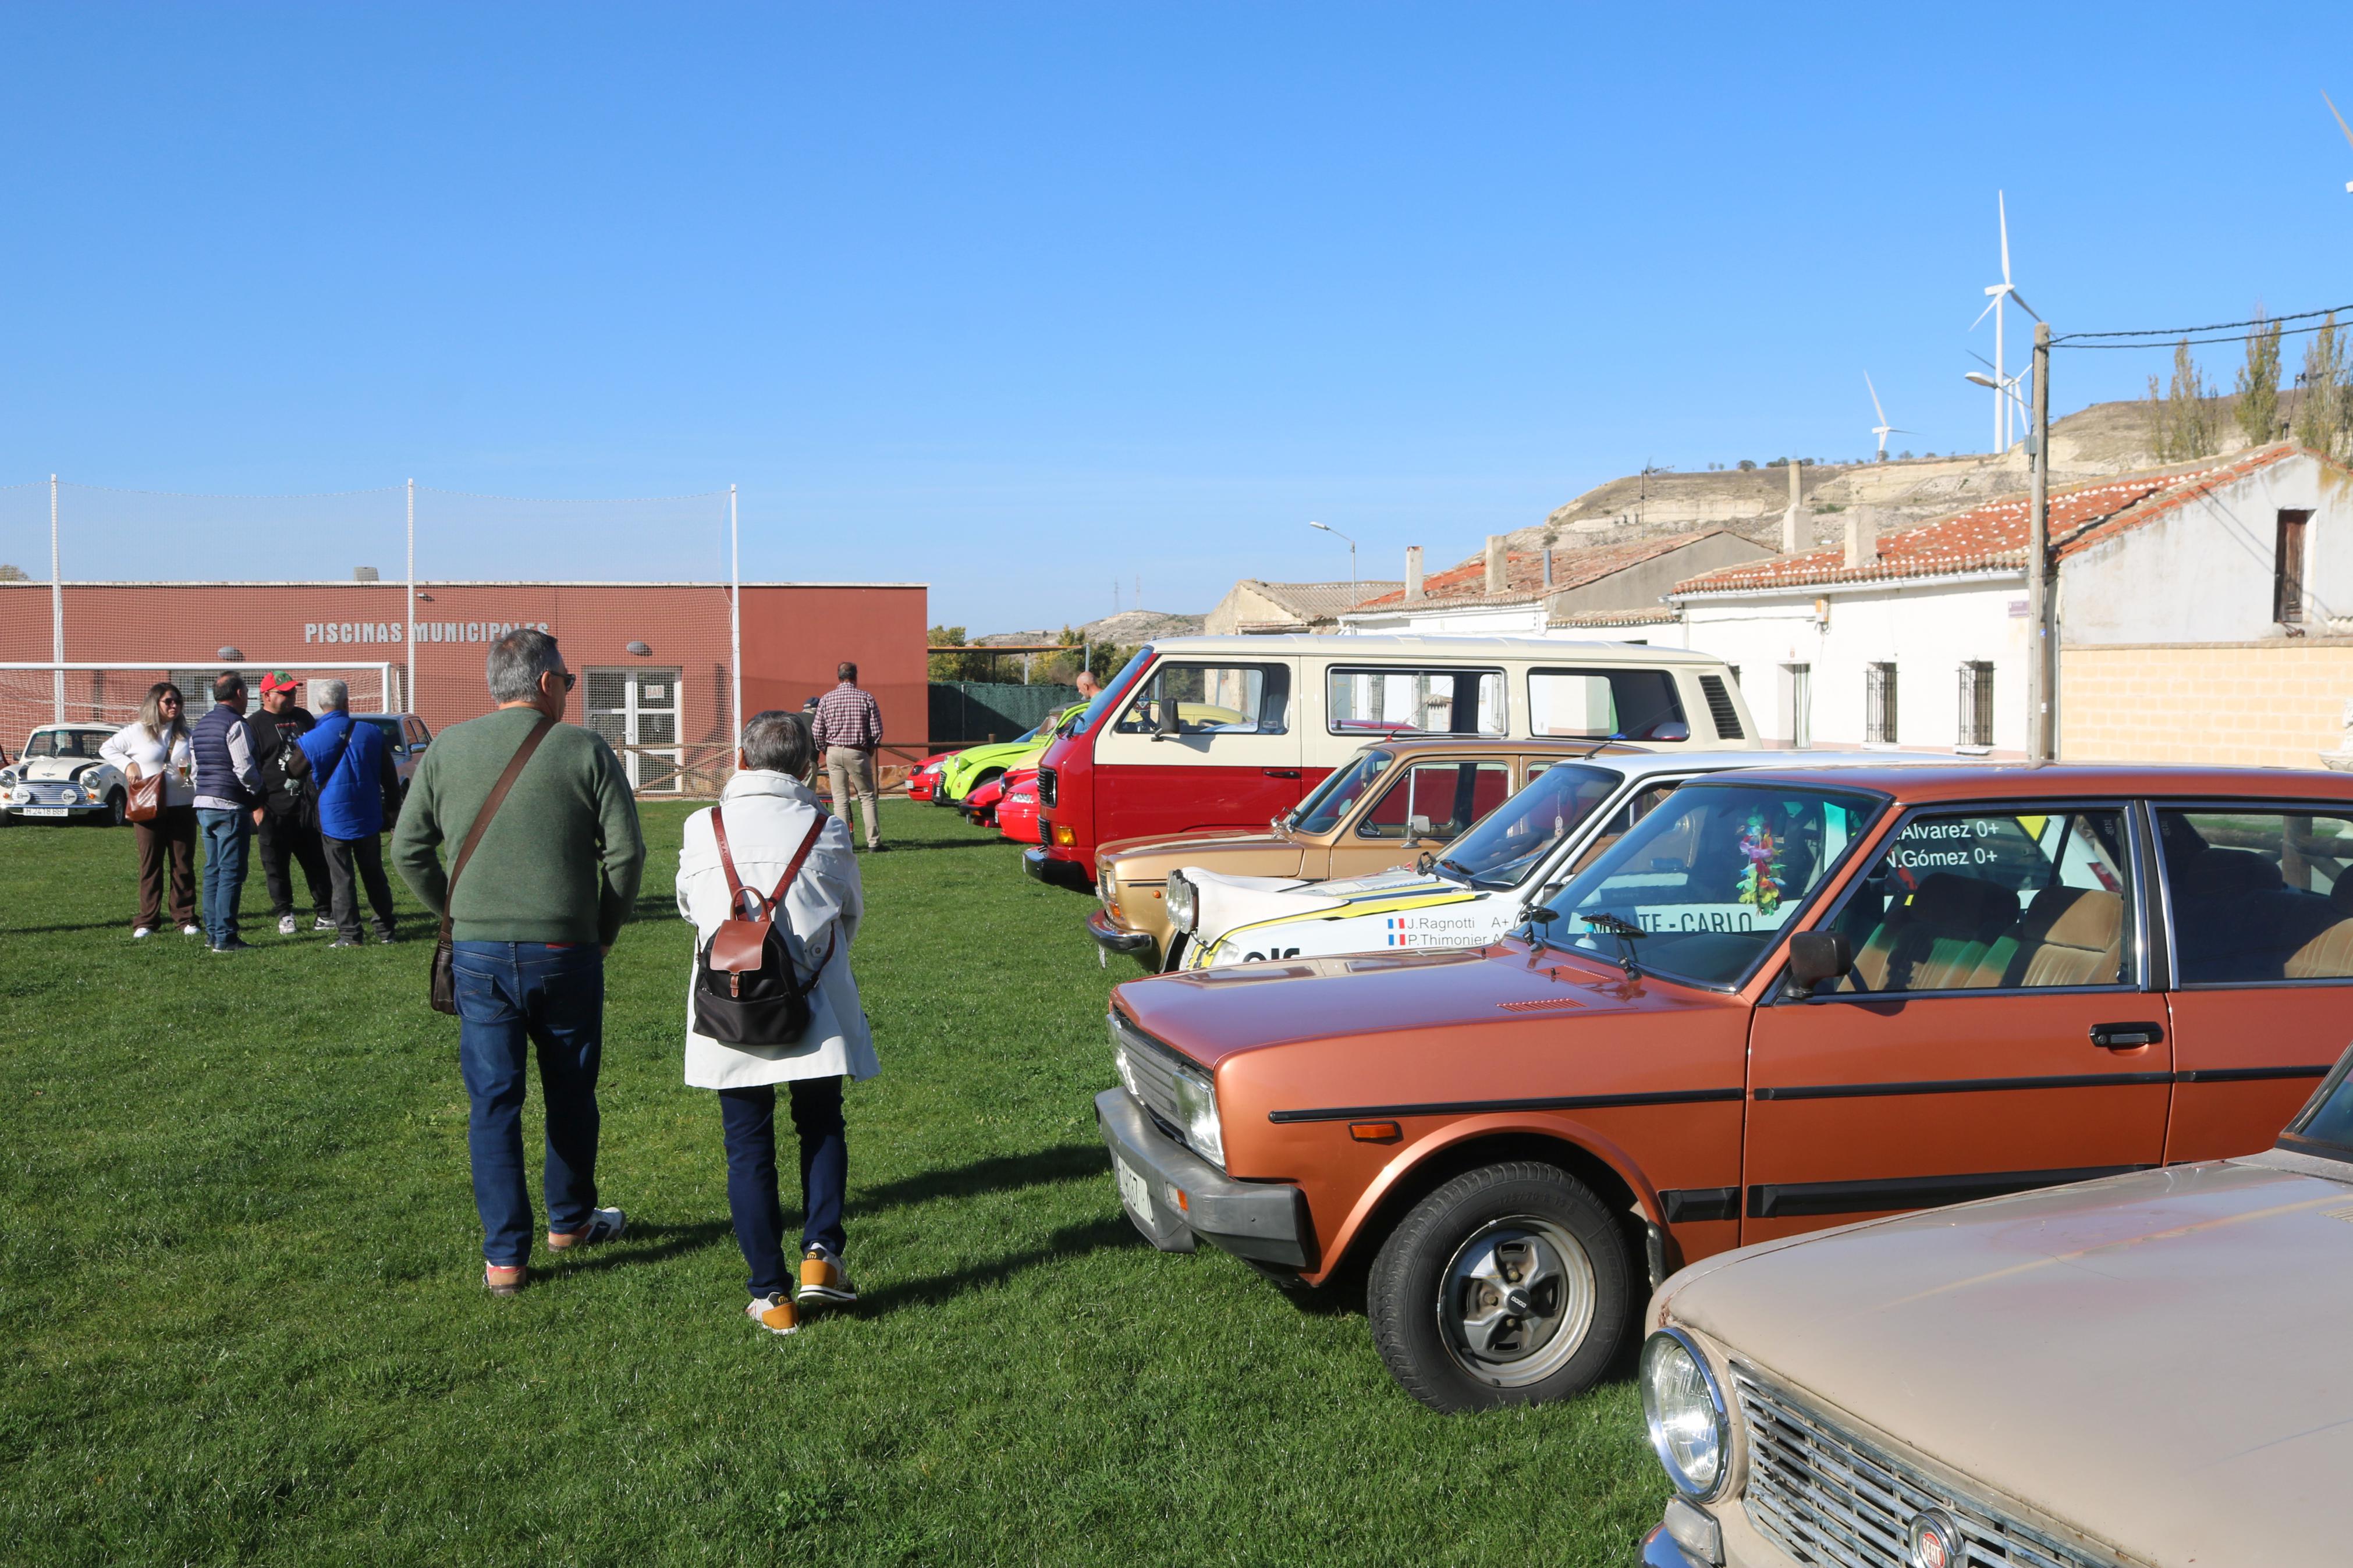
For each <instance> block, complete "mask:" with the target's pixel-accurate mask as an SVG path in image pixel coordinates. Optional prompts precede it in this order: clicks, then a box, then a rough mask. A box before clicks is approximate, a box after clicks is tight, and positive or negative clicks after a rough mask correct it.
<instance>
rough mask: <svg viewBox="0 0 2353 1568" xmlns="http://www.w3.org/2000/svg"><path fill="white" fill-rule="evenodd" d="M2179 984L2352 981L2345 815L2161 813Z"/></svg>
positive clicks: (2349, 825)
mask: <svg viewBox="0 0 2353 1568" xmlns="http://www.w3.org/2000/svg"><path fill="white" fill-rule="evenodd" d="M2157 839H2158V850H2159V852H2160V853H2162V854H2163V856H2164V858H2165V891H2166V897H2167V900H2168V902H2169V903H2170V904H2171V906H2172V910H2173V951H2174V956H2175V961H2176V962H2177V963H2179V966H2180V974H2179V979H2180V982H2181V984H2185V985H2245V984H2259V983H2261V982H2263V981H2267V980H2272V981H2277V980H2345V979H2353V875H2348V869H2353V812H2347V811H2344V810H2341V809H2339V810H2337V811H2333V812H2312V813H2289V812H2282V811H2242V810H2236V809H2231V810H2221V811H2160V812H2158V814H2157Z"/></svg>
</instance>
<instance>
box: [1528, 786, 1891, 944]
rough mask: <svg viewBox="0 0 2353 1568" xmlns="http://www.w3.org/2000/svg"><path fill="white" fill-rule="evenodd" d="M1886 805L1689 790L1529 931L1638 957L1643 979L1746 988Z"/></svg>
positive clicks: (1812, 795)
mask: <svg viewBox="0 0 2353 1568" xmlns="http://www.w3.org/2000/svg"><path fill="white" fill-rule="evenodd" d="M1546 776H1549V774H1547V775H1546ZM1885 804H1886V803H1885V802H1884V801H1883V800H1880V799H1877V798H1874V797H1872V796H1869V795H1846V794H1834V793H1832V792H1831V791H1829V790H1823V789H1816V788H1812V787H1810V786H1808V785H1803V784H1782V785H1764V784H1686V785H1684V786H1683V788H1681V789H1679V790H1677V791H1675V793H1674V794H1672V795H1669V796H1668V797H1667V798H1666V799H1665V800H1663V801H1662V802H1661V803H1660V804H1659V805H1658V806H1657V807H1656V808H1655V809H1654V810H1652V811H1651V814H1650V815H1649V816H1645V817H1644V818H1642V820H1641V821H1640V822H1638V823H1636V824H1635V825H1634V826H1632V827H1631V828H1630V829H1628V830H1627V833H1626V837H1623V838H1620V840H1618V842H1617V843H1616V844H1614V845H1612V846H1610V847H1609V848H1608V849H1606V850H1604V851H1603V852H1602V854H1601V856H1600V858H1599V859H1597V860H1595V861H1594V862H1593V864H1592V865H1590V866H1588V867H1587V868H1585V869H1584V870H1582V871H1580V872H1578V873H1577V875H1576V876H1575V877H1573V878H1571V879H1569V882H1568V885H1567V887H1565V888H1563V889H1561V890H1560V891H1559V892H1558V893H1556V894H1555V895H1553V897H1552V898H1551V899H1550V900H1547V903H1548V906H1549V907H1548V909H1547V910H1546V913H1545V915H1540V916H1535V917H1533V918H1532V919H1531V922H1530V930H1531V931H1532V932H1533V933H1534V934H1535V937H1536V938H1537V940H1539V941H1541V942H1545V943H1546V944H1548V945H1550V946H1553V947H1558V948H1563V949H1566V950H1567V951H1568V952H1581V953H1585V954H1587V955H1588V956H1590V957H1594V958H1599V959H1601V960H1603V961H1604V962H1606V963H1619V962H1620V961H1621V960H1624V959H1627V958H1631V960H1632V961H1633V963H1635V964H1636V965H1637V966H1638V967H1639V968H1640V970H1641V973H1645V974H1661V975H1664V976H1666V977H1667V978H1669V979H1671V980H1683V981H1687V982H1689V983H1690V984H1694V985H1708V986H1715V987H1728V986H1733V985H1737V984H1740V982H1741V981H1742V980H1743V979H1745V978H1746V976H1747V975H1748V973H1749V972H1750V971H1751V970H1753V969H1754V968H1755V967H1756V966H1757V963H1759V962H1760V961H1761V960H1762V959H1763V958H1764V956H1765V954H1766V952H1767V951H1768V950H1769V949H1770V948H1771V947H1772V945H1773V943H1774V942H1775V941H1776V939H1777V938H1778V933H1779V931H1780V930H1781V928H1782V927H1783V926H1785V925H1787V924H1788V923H1789V921H1792V920H1794V919H1796V918H1797V916H1798V914H1799V911H1800V910H1803V909H1804V908H1805V907H1806V903H1807V901H1808V900H1810V899H1811V898H1812V897H1813V895H1814V894H1815V892H1816V891H1817V890H1819V889H1820V888H1821V886H1822V885H1823V883H1825V882H1826V881H1828V880H1829V879H1830V877H1831V873H1832V872H1833V871H1835V870H1836V869H1837V868H1838V866H1839V863H1840V862H1841V861H1842V860H1844V859H1845V858H1846V857H1847V855H1848V854H1849V852H1851V851H1852V849H1853V847H1854V846H1855V844H1856V843H1857V842H1858V841H1859V840H1860V839H1861V838H1862V837H1863V834H1864V832H1865V831H1866V830H1867V829H1868V828H1869V827H1870V826H1871V822H1872V819H1873V817H1874V816H1877V815H1878V813H1879V811H1880V809H1881V808H1882V807H1883V805H1885ZM1547 917H1548V918H1547Z"/></svg>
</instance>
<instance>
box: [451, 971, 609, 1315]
mask: <svg viewBox="0 0 2353 1568" xmlns="http://www.w3.org/2000/svg"><path fill="white" fill-rule="evenodd" d="M452 968H453V969H454V970H455V973H456V978H457V982H458V1061H459V1066H460V1067H461V1068H463V1069H464V1072H465V1076H466V1094H467V1098H468V1099H469V1100H471V1101H472V1104H473V1110H472V1113H471V1115H470V1116H469V1118H468V1119H467V1122H466V1144H467V1147H468V1149H469V1150H470V1152H471V1153H472V1155H473V1165H474V1207H475V1209H476V1211H477V1212H479V1213H480V1215H481V1216H482V1258H483V1259H484V1260H485V1261H486V1262H489V1263H491V1264H494V1265H496V1266H497V1267H499V1268H520V1267H522V1265H523V1264H524V1263H526V1262H528V1261H529V1260H530V1258H531V1189H530V1187H529V1186H528V1185H526V1184H525V1183H524V1180H523V1173H522V1097H523V1090H524V1088H525V1086H526V1081H527V1079H528V1078H529V1076H530V1062H529V1055H530V1047H538V1054H539V1093H540V1099H541V1100H542V1102H543V1109H544V1110H545V1113H546V1114H545V1121H546V1123H547V1158H546V1164H545V1167H544V1170H543V1182H544V1184H545V1185H546V1188H547V1228H548V1229H550V1230H553V1231H575V1230H578V1229H579V1228H580V1227H581V1226H584V1225H586V1224H587V1223H588V1214H589V1211H590V1210H592V1209H594V1208H595V1207H596V1068H597V1067H598V1065H599V1064H600V1063H601V1062H602V1060H603V1058H604V1048H605V957H604V954H603V953H601V952H597V950H596V943H594V942H582V943H580V944H578V945H577V946H566V947H555V946H550V945H549V944H547V943H545V942H459V943H458V944H457V951H456V952H455V954H454V959H453V963H452Z"/></svg>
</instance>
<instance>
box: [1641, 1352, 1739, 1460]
mask: <svg viewBox="0 0 2353 1568" xmlns="http://www.w3.org/2000/svg"><path fill="white" fill-rule="evenodd" d="M1642 1417H1643V1419H1644V1420H1645V1421H1646V1422H1648V1423H1649V1425H1650V1428H1651V1447H1653V1448H1655V1449H1657V1450H1658V1454H1659V1463H1660V1464H1662V1465H1664V1466H1665V1467H1666V1469H1667V1479H1670V1480H1672V1481H1673V1482H1674V1483H1675V1488H1676V1489H1677V1490H1679V1491H1682V1492H1684V1493H1686V1494H1688V1495H1689V1496H1692V1497H1694V1498H1698V1499H1701V1500H1706V1499H1708V1498H1711V1497H1714V1496H1715V1493H1716V1491H1717V1489H1719V1488H1720V1487H1721V1486H1722V1485H1723V1482H1724V1477H1725V1470H1726V1469H1727V1468H1729V1461H1730V1458H1731V1455H1730V1449H1731V1447H1732V1422H1731V1418H1730V1416H1729V1415H1728V1414H1727V1413H1726V1411H1725V1404H1724V1392H1723V1390H1721V1389H1719V1388H1718V1387H1717V1386H1716V1384H1715V1373H1713V1372H1710V1371H1709V1370H1708V1365H1707V1357H1705V1356H1704V1355H1702V1354H1701V1353H1700V1350H1699V1347H1698V1346H1697V1345H1696V1344H1694V1343H1693V1342H1692V1341H1691V1339H1690V1337H1689V1336H1688V1335H1686V1334H1684V1333H1683V1331H1682V1330H1680V1329H1661V1330H1660V1331H1658V1332H1657V1333H1654V1334H1652V1335H1651V1337H1650V1339H1649V1341H1648V1342H1645V1343H1644V1344H1643V1346H1642Z"/></svg>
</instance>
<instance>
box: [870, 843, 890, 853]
mask: <svg viewBox="0 0 2353 1568" xmlns="http://www.w3.org/2000/svg"><path fill="white" fill-rule="evenodd" d="M888 848H890V846H889V845H888V844H869V845H868V846H867V847H866V852H867V853H868V854H869V855H880V854H881V853H882V852H883V851H884V850H885V849H888Z"/></svg>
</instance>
